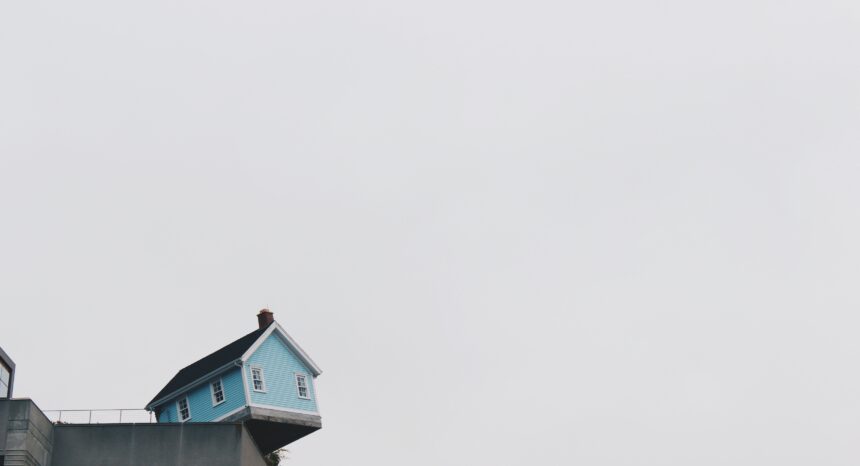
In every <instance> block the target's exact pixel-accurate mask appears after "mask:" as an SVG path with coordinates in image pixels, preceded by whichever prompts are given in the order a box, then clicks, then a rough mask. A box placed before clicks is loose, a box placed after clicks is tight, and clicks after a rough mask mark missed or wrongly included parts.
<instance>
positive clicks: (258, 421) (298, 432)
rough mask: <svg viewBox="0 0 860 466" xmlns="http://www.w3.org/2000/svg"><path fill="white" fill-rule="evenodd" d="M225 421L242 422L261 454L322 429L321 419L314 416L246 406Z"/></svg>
mask: <svg viewBox="0 0 860 466" xmlns="http://www.w3.org/2000/svg"><path fill="white" fill-rule="evenodd" d="M225 421H228V422H238V421H241V422H244V423H245V425H246V426H247V427H248V431H249V432H250V433H251V436H252V437H253V438H254V441H255V442H256V443H257V445H258V446H259V447H260V451H262V452H263V453H270V452H272V451H275V450H277V449H278V448H281V447H283V446H285V445H288V444H290V443H292V442H295V441H296V440H298V439H300V438H302V437H304V436H306V435H308V434H310V433H313V432H314V431H317V430H319V429H320V428H321V427H322V418H321V417H320V416H318V415H315V414H302V413H292V412H289V411H281V410H276V409H267V408H260V407H256V406H246V407H245V409H243V410H242V411H239V412H238V413H236V414H233V415H232V416H230V417H228V418H227V419H225Z"/></svg>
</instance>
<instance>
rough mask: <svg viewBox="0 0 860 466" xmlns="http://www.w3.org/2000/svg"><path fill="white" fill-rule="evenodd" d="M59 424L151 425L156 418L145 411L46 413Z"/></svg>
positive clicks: (101, 410) (51, 411) (97, 410)
mask: <svg viewBox="0 0 860 466" xmlns="http://www.w3.org/2000/svg"><path fill="white" fill-rule="evenodd" d="M44 413H45V416H48V419H50V420H51V422H54V423H57V424H151V423H154V422H156V420H155V416H154V415H153V414H152V413H151V412H149V411H146V410H144V409H55V410H49V411H44Z"/></svg>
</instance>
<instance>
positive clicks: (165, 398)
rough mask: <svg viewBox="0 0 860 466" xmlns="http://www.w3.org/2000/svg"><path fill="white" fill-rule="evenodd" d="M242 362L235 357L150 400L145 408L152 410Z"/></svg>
mask: <svg viewBox="0 0 860 466" xmlns="http://www.w3.org/2000/svg"><path fill="white" fill-rule="evenodd" d="M241 362H242V360H241V359H235V360H233V361H230V362H229V363H227V364H224V365H223V366H221V367H219V368H217V369H215V370H214V371H212V372H209V373H207V374H206V375H204V376H202V377H200V378H198V379H196V380H194V381H193V382H189V383H187V384H185V385H183V386H182V387H179V388H177V389H176V390H174V391H172V392H170V393H168V394H167V395H164V396H162V397H161V398H159V399H157V400H152V401H150V402H149V404H147V405H146V407H145V408H143V409H145V410H147V411H152V409H153V408H155V407H156V406H159V405H161V404H164V402H166V401H170V399H171V398H173V397H175V396H177V395H179V394H180V393H182V392H184V391H186V390H188V389H189V388H192V387H195V386H197V385H198V384H200V383H201V382H203V381H205V380H206V379H208V378H210V377H213V376H215V375H218V374H220V373H222V372H224V371H226V370H227V369H229V368H231V367H233V366H236V365H237V363H241ZM174 377H175V376H174Z"/></svg>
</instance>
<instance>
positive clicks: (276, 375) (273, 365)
mask: <svg viewBox="0 0 860 466" xmlns="http://www.w3.org/2000/svg"><path fill="white" fill-rule="evenodd" d="M251 366H259V367H262V368H263V372H264V377H263V378H264V380H265V382H266V391H265V393H263V392H258V391H255V390H254V381H253V380H252V379H251ZM242 369H243V370H244V372H245V377H246V379H247V381H248V390H249V393H250V395H251V402H252V404H255V405H262V406H273V407H279V408H289V409H298V410H302V411H308V412H312V413H316V412H317V404H316V392H315V390H314V384H313V375H312V374H311V371H310V369H308V367H307V366H305V364H304V363H303V362H302V361H301V360H300V359H299V358H298V356H296V355H295V353H293V351H292V350H291V349H290V348H289V347H288V346H287V345H286V344H285V343H284V341H283V340H281V338H280V337H279V336H278V335H276V334H275V333H272V334H271V335H269V337H268V338H266V341H264V342H263V344H262V345H260V347H259V348H257V351H255V352H254V354H252V355H251V357H249V358H248V362H247V364H245V366H244V367H243V368H242ZM296 373H299V374H304V375H305V376H306V377H307V381H308V390H309V392H310V393H309V394H310V398H311V399H310V400H305V399H301V398H299V394H298V389H297V388H296V376H295V374H296Z"/></svg>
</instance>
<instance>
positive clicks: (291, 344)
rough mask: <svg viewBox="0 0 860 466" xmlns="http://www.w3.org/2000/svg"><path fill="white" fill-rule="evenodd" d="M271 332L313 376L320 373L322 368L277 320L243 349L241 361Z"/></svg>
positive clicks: (252, 352) (258, 346) (245, 359)
mask: <svg viewBox="0 0 860 466" xmlns="http://www.w3.org/2000/svg"><path fill="white" fill-rule="evenodd" d="M272 334H274V335H277V336H278V337H279V338H280V339H281V341H282V342H283V343H284V344H285V345H286V346H287V349H288V350H290V351H291V352H292V353H293V354H294V355H295V356H296V357H297V358H298V359H299V361H301V362H302V363H303V364H304V365H305V366H306V367H307V368H308V370H309V371H310V372H311V373H312V374H313V376H314V377H316V376H318V375H320V374H322V369H320V368H319V366H317V364H316V363H315V362H314V361H313V360H312V359H311V357H310V356H308V354H307V353H305V350H303V349H302V347H301V346H299V344H298V343H297V342H296V341H295V340H293V337H291V336H290V335H289V334H288V333H287V331H286V330H284V328H283V327H281V326H280V324H278V323H277V322H273V323H272V325H271V326H269V327H268V328H267V329H266V331H265V332H264V333H263V334H262V335H261V336H260V338H258V339H257V341H256V342H254V344H253V345H251V347H250V348H248V350H247V351H245V354H243V355H242V361H247V360H248V358H250V357H251V355H252V354H254V352H256V351H257V350H258V349H259V348H260V346H261V345H262V344H263V342H265V341H266V339H267V338H268V337H269V336H270V335H272Z"/></svg>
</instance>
